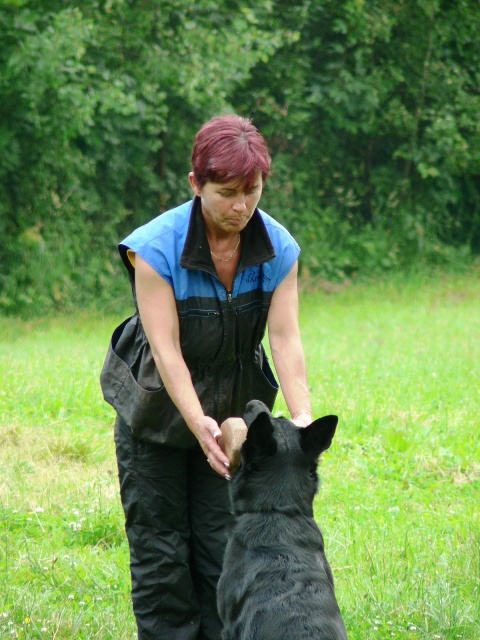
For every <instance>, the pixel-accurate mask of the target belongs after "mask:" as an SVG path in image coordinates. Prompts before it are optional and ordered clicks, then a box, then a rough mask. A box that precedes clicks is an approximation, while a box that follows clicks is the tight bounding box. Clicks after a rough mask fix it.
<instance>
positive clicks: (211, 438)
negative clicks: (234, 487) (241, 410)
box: [196, 416, 231, 480]
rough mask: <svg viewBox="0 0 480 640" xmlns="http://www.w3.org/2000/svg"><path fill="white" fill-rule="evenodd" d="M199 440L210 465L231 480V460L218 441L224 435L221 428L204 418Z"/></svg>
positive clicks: (200, 425) (200, 426)
mask: <svg viewBox="0 0 480 640" xmlns="http://www.w3.org/2000/svg"><path fill="white" fill-rule="evenodd" d="M198 427H199V433H198V434H196V435H197V439H198V441H199V442H200V446H201V447H202V449H203V452H204V453H205V455H206V457H207V461H208V463H209V465H210V466H211V467H212V469H213V470H214V471H216V472H217V473H218V474H220V475H221V476H223V477H224V478H226V479H227V480H230V477H231V476H230V471H229V469H230V460H229V459H228V458H227V456H226V455H225V453H224V452H223V451H222V450H221V449H220V447H219V446H218V439H219V438H220V436H221V435H222V432H221V430H220V427H219V426H218V424H217V423H216V421H215V420H214V419H213V418H210V417H208V416H204V418H203V419H202V420H201V421H200V424H199V425H198Z"/></svg>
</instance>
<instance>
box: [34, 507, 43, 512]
mask: <svg viewBox="0 0 480 640" xmlns="http://www.w3.org/2000/svg"><path fill="white" fill-rule="evenodd" d="M35 513H43V509H42V507H37V508H36V509H35Z"/></svg>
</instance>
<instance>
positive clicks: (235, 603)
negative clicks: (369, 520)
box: [218, 400, 347, 640]
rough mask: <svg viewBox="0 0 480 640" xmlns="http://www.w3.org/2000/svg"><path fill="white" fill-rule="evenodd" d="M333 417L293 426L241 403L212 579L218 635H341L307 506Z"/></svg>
mask: <svg viewBox="0 0 480 640" xmlns="http://www.w3.org/2000/svg"><path fill="white" fill-rule="evenodd" d="M337 421H338V419H337V417H336V416H326V417H324V418H320V419H319V420H315V422H313V423H312V424H311V425H310V426H308V427H306V428H305V429H299V428H298V427H296V426H295V425H294V424H292V422H290V421H289V420H286V419H285V418H274V417H273V416H272V414H271V413H270V411H269V410H268V409H267V407H266V406H265V405H264V404H263V403H262V402H259V401H257V400H254V401H252V402H250V403H249V404H248V405H247V409H246V412H245V422H246V423H247V426H248V432H247V439H246V441H245V443H244V445H243V447H242V460H241V463H240V466H239V468H238V471H237V472H236V473H235V474H234V476H233V479H232V482H231V495H232V502H233V509H234V513H235V521H234V525H233V529H232V531H231V533H230V536H229V541H228V544H227V549H226V552H225V559H224V567H223V572H222V575H221V578H220V582H219V584H218V609H219V613H220V617H221V619H222V623H223V632H222V640H282V639H283V638H285V639H288V640H346V638H347V633H346V631H345V627H344V624H343V620H342V616H341V614H340V610H339V608H338V605H337V601H336V599H335V594H334V589H333V576H332V571H331V569H330V566H329V564H328V562H327V559H326V557H325V552H324V545H323V537H322V534H321V532H320V530H319V529H318V527H317V525H316V523H315V521H314V519H313V505H312V503H313V498H314V495H315V493H316V491H317V488H318V475H317V465H318V458H319V456H320V454H321V453H322V452H323V451H325V450H326V449H328V447H329V446H330V444H331V443H332V439H333V436H334V433H335V428H336V425H337Z"/></svg>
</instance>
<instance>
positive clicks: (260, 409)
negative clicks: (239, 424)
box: [243, 400, 272, 427]
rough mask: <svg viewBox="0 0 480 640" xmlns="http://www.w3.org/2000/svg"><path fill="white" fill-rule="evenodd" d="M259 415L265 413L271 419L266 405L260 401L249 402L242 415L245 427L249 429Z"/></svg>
mask: <svg viewBox="0 0 480 640" xmlns="http://www.w3.org/2000/svg"><path fill="white" fill-rule="evenodd" d="M260 413H266V414H267V415H268V416H269V417H270V418H271V417H272V414H271V413H270V411H269V410H268V407H267V405H266V404H264V403H263V402H262V401H261V400H250V402H248V403H247V406H246V407H245V413H244V415H243V419H244V420H245V424H246V425H247V427H250V425H251V424H252V422H253V421H254V420H255V418H256V417H257V416H258V415H259V414H260Z"/></svg>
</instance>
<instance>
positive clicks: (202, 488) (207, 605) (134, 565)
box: [102, 115, 311, 640]
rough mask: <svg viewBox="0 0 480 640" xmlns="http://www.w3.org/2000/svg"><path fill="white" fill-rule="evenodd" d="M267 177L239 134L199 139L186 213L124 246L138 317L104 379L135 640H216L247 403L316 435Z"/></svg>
mask: <svg viewBox="0 0 480 640" xmlns="http://www.w3.org/2000/svg"><path fill="white" fill-rule="evenodd" d="M269 171H270V157H269V155H268V151H267V148H266V144H265V141H264V139H263V137H262V136H261V135H260V133H259V132H258V130H257V129H256V128H255V127H254V126H253V125H252V124H251V122H250V121H249V120H246V119H244V118H240V117H238V116H234V115H228V116H223V117H218V118H213V119H212V120H210V121H209V122H207V123H206V124H205V125H204V126H203V127H202V128H201V129H200V131H199V132H198V134H197V136H196V139H195V144H194V147H193V152H192V172H191V173H190V174H189V180H190V185H191V187H192V190H193V194H194V198H193V200H192V201H191V202H187V203H185V204H183V205H180V206H179V207H177V208H175V209H173V210H171V211H168V212H166V213H164V214H162V215H160V216H158V217H157V218H155V219H154V220H152V221H151V222H149V223H148V224H146V225H144V226H143V227H140V228H139V229H137V230H136V231H134V232H133V233H132V234H131V235H130V236H128V237H127V238H126V239H125V240H124V241H123V242H122V243H121V244H120V247H119V249H120V254H121V256H122V259H123V261H124V263H125V265H126V267H127V269H128V272H129V274H130V278H131V282H132V287H133V292H134V297H135V299H136V303H137V308H138V313H137V314H135V315H134V316H133V317H132V318H130V319H129V320H126V321H125V322H124V323H123V324H122V325H121V326H120V327H118V329H117V330H116V331H115V333H114V335H113V337H112V343H111V346H110V349H109V353H108V355H107V360H106V362H105V365H104V369H103V372H102V388H103V391H104V395H105V399H106V400H107V401H108V402H110V403H111V404H112V405H113V406H114V407H115V409H116V410H117V414H118V417H117V421H116V426H115V441H116V449H117V459H118V467H119V477H120V487H121V498H122V504H123V507H124V510H125V517H126V532H127V536H128V540H129V545H130V556H131V574H132V598H133V607H134V612H135V616H136V620H137V625H138V637H139V640H160V639H163V638H165V639H168V640H180V639H181V640H194V639H195V640H198V639H205V640H219V638H220V622H219V619H218V615H217V610H216V602H215V600H216V595H215V591H216V584H217V581H218V578H219V575H220V571H221V565H222V557H223V551H224V546H225V543H226V526H227V525H228V522H229V519H230V507H229V498H228V483H227V482H226V480H229V479H230V469H229V460H228V458H227V457H226V455H225V454H224V453H223V451H222V450H221V449H220V447H219V446H218V443H217V440H218V437H219V435H220V429H219V425H220V424H221V423H222V422H223V420H225V419H226V418H228V417H230V416H242V415H243V411H244V408H245V405H246V403H247V402H248V401H249V400H251V399H254V398H255V399H258V400H262V401H263V402H265V403H266V404H267V405H268V406H269V407H270V408H272V407H273V404H274V401H275V397H276V393H277V389H278V385H277V383H276V381H275V378H274V376H273V373H272V371H271V369H270V367H269V364H268V362H267V358H266V356H265V352H264V350H263V347H262V345H261V340H262V338H263V336H264V333H265V329H266V326H267V324H268V335H269V341H270V346H271V352H272V356H273V361H274V364H275V369H276V372H277V375H278V378H279V380H280V385H281V388H282V392H283V394H284V397H285V400H286V403H287V406H288V409H289V411H290V414H291V416H292V419H294V420H295V421H296V423H297V424H299V425H307V424H310V422H311V409H310V399H309V393H308V387H307V378H306V371H305V359H304V354H303V350H302V345H301V340H300V332H299V327H298V297H297V259H298V254H299V252H300V249H299V247H298V245H297V243H296V242H295V240H294V239H293V238H292V237H291V236H290V234H289V233H288V232H287V231H286V229H284V228H283V227H282V226H281V225H280V224H279V223H277V222H276V221H275V220H274V219H273V218H271V217H270V216H269V215H267V214H266V213H264V212H262V211H260V210H259V209H258V208H257V205H258V202H259V200H260V196H261V194H262V189H263V186H264V184H265V181H266V179H267V176H268V174H269Z"/></svg>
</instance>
